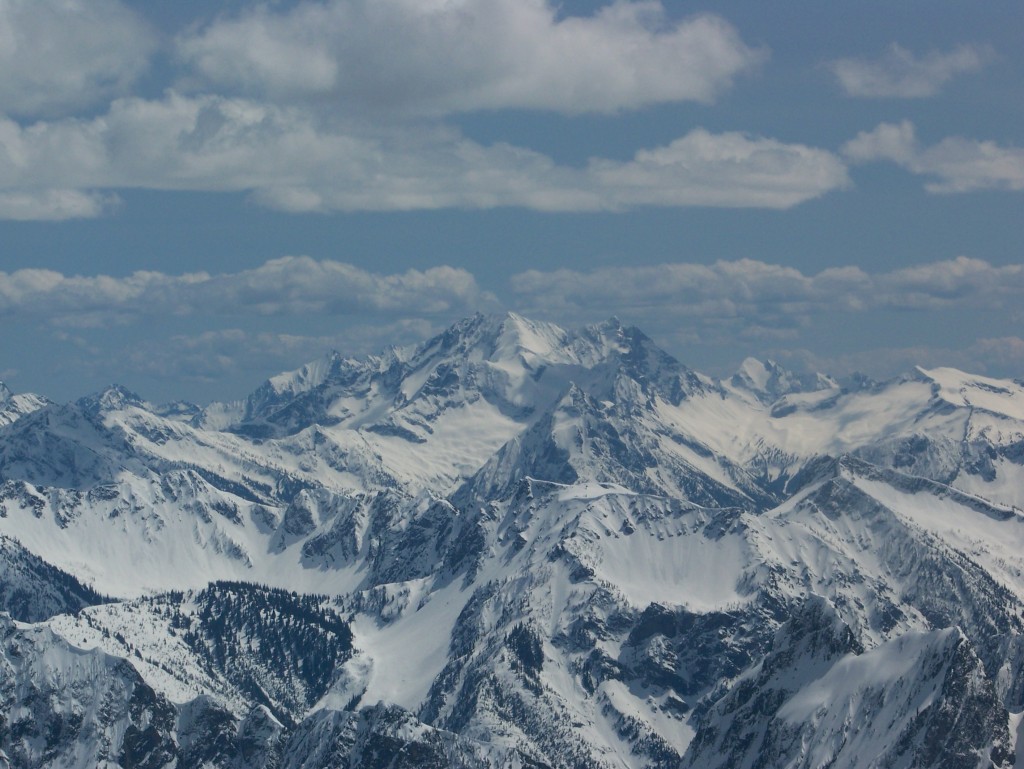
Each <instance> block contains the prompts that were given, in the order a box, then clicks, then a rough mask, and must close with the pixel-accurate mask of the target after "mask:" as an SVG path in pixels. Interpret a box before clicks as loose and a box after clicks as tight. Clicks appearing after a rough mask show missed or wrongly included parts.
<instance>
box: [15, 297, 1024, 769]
mask: <svg viewBox="0 0 1024 769" xmlns="http://www.w3.org/2000/svg"><path fill="white" fill-rule="evenodd" d="M1022 507H1024V384H1022V383H1021V382H1019V381H1011V380H999V379H992V378H988V377H984V376H977V375H972V374H968V373H964V372H961V371H958V370H955V369H950V368H939V369H932V370H925V369H920V368H919V369H915V370H914V371H912V372H909V373H908V374H906V375H904V376H901V377H898V378H896V379H893V380H890V381H885V382H875V381H872V380H870V379H867V378H865V377H856V378H851V379H850V380H848V381H847V380H844V381H837V380H835V379H833V378H831V377H828V376H825V375H821V374H818V375H812V376H807V375H796V374H793V373H791V372H788V371H786V370H785V369H784V368H782V367H781V366H779V365H778V364H776V363H773V362H770V361H768V362H761V361H757V360H754V359H748V360H747V361H744V362H743V364H742V366H741V367H740V369H739V371H737V373H736V374H735V375H733V376H732V377H729V378H725V379H718V378H714V377H710V376H706V375H704V374H701V373H699V372H696V371H693V370H691V369H689V368H687V367H686V366H684V365H683V364H681V363H680V362H678V361H677V360H675V359H674V358H673V357H672V356H670V355H668V354H667V353H665V352H664V351H662V350H661V349H660V348H659V347H658V346H657V345H656V344H655V343H654V342H653V341H652V340H651V339H649V338H648V337H647V336H645V335H644V334H643V333H642V332H641V331H640V330H638V329H636V328H630V327H625V326H623V325H622V324H621V323H620V322H619V321H617V320H615V319H612V320H610V321H608V322H606V323H603V324H600V325H596V326H589V327H586V328H583V329H579V330H565V329H562V328H560V327H558V326H555V325H553V324H550V323H543V322H536V321H531V320H528V319H525V318H522V317H520V316H517V315H514V314H508V315H505V316H483V315H478V316H474V317H472V318H467V319H465V320H463V321H460V322H459V323H456V324H455V325H454V326H452V327H451V328H449V329H448V330H446V331H445V332H444V333H442V334H440V335H439V336H437V337H435V338H433V339H431V340H429V341H427V342H425V343H423V344H421V345H419V346H415V347H408V348H394V349H391V350H388V351H386V352H384V353H382V354H380V355H377V356H371V357H366V358H360V359H354V358H348V357H344V356H342V355H340V354H337V353H332V354H329V355H327V356H325V357H324V358H323V359H321V360H319V361H316V362H312V363H310V364H308V365H306V366H303V367H302V368H300V369H298V370H296V371H293V372H289V373H284V374H281V375H279V376H275V377H272V378H271V379H269V380H268V381H267V382H265V383H264V384H263V385H262V386H260V387H259V388H257V389H256V390H255V391H254V392H253V393H252V394H250V395H249V396H248V397H246V398H245V399H243V400H240V401H238V402H233V403H215V404H211V405H209V406H206V407H199V406H195V405H192V404H188V403H181V402H179V403H174V404H170V405H155V404H151V403H148V402H146V401H145V400H144V399H142V398H141V397H139V396H137V395H135V394H133V393H131V392H129V391H128V390H126V389H124V388H122V387H118V386H111V387H109V388H108V389H106V390H104V391H103V392H100V393H97V394H94V395H90V396H87V397H84V398H82V399H80V400H78V401H75V402H72V403H67V404H58V403H54V402H51V401H49V400H47V399H46V398H43V397H41V396H36V395H31V394H20V395H14V394H12V393H11V392H10V391H9V390H8V389H7V388H6V387H4V386H3V385H0V611H2V612H4V613H2V614H0V767H2V766H4V765H5V764H6V765H7V766H9V767H11V768H12V769H13V768H17V769H21V768H22V767H25V768H28V767H33V768H34V767H61V768H62V769H63V768H67V769H72V768H74V769H78V768H81V769H88V768H90V767H107V768H112V767H126V768H127V767H132V768H134V767H140V768H146V769H148V768H150V767H152V768H153V769H156V768H157V767H166V768H168V769H169V768H170V767H175V768H176V769H190V768H191V767H196V768H197V769H198V768H199V767H217V768H224V769H228V768H239V769H240V768H241V767H258V768H264V769H298V768H300V767H302V768H303V769H319V768H320V767H351V768H352V769H355V768H356V767H360V768H363V767H365V768H367V769H375V768H376V767H380V768H381V769H383V768H384V767H389V768H393V769H399V768H401V767H409V768H410V769H411V767H466V768H467V769H492V768H493V769H498V768H499V767H500V768H508V769H512V768H514V767H532V768H537V769H539V768H541V767H550V768H551V769H556V768H557V769H584V768H587V769H590V768H593V769H606V768H607V769H611V768H612V767H615V768H616V769H620V768H623V767H626V768H628V769H655V768H657V769H662V768H668V767H672V769H676V768H677V767H678V768H680V769H681V768H682V767H696V768H704V767H707V768H708V769H711V768H712V767H723V769H724V768H725V767H729V768H730V769H740V768H744V767H746V768H749V769H755V768H757V769H762V768H767V767H779V768H780V769H781V768H782V767H785V768H787V769H797V768H801V769H803V768H805V767H806V768H807V769H810V768H811V767H826V766H828V767H834V768H835V769H840V768H843V767H848V768H849V769H861V768H867V767H877V768H878V769H883V768H884V769H910V768H911V767H914V768H918V767H920V768H922V769H924V768H928V769H933V768H934V769H939V768H940V767H941V768H942V769H949V768H952V769H960V768H961V767H963V768H964V769H968V768H970V769H974V768H975V767H978V768H981V767H998V768H999V769H1010V768H1011V767H1014V766H1017V765H1018V759H1017V756H1016V746H1017V742H1018V734H1019V732H1020V731H1021V729H1022V727H1021V723H1022V721H1024V641H1022V627H1024V574H1022V569H1024V510H1022ZM1022 750H1024V746H1022ZM1019 765H1021V766H1024V757H1022V758H1021V759H1020V761H1019Z"/></svg>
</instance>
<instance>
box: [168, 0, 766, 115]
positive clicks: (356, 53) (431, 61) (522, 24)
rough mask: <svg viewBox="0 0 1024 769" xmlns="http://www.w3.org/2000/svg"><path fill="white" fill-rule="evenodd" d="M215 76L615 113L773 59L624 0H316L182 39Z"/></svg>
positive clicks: (341, 102) (258, 88)
mask: <svg viewBox="0 0 1024 769" xmlns="http://www.w3.org/2000/svg"><path fill="white" fill-rule="evenodd" d="M178 50H179V55H180V57H181V59H182V60H183V61H184V62H185V63H186V64H187V65H189V66H191V67H192V68H194V70H195V71H196V72H197V73H198V75H199V76H200V77H201V78H202V79H203V80H205V82H206V83H209V84H212V85H214V86H215V87H217V88H229V89H236V90H237V91H240V92H242V93H245V94H250V95H254V94H255V95H260V96H269V97H270V98H272V99H275V100H280V99H284V100H292V99H295V98H300V99H302V98H305V99H310V98H313V99H322V100H330V101H332V102H333V103H334V104H335V105H337V106H338V107H339V108H340V109H343V110H356V111H365V110H367V109H371V110H387V111H392V110H397V111H401V112H419V113H429V114H443V113H450V112H461V111H467V110H480V109H502V108H509V107H512V108H536V109H545V110H555V111H559V112H566V113H580V112H614V111H617V110H622V109H636V108H639V107H643V106H646V105H650V104H656V103H661V102H675V101H683V100H695V101H700V102H709V101H712V100H713V99H714V98H715V97H716V96H717V95H718V94H719V93H721V92H722V91H723V90H725V89H727V88H728V87H729V86H730V85H731V83H732V81H733V79H734V78H735V77H736V76H737V75H739V74H741V73H743V72H745V71H748V70H750V69H752V68H754V67H756V66H757V65H758V64H759V63H760V62H761V61H763V60H764V58H765V56H766V54H765V52H763V51H759V50H754V49H751V48H749V47H748V46H746V45H745V44H744V43H743V41H742V40H741V39H740V37H739V35H738V33H737V32H736V30H735V29H734V28H733V27H732V26H731V25H729V24H728V23H727V22H725V21H724V20H722V19H721V18H719V17H717V16H712V15H701V16H696V17H692V18H688V19H684V20H681V21H674V20H671V19H669V18H668V15H667V14H666V12H665V9H664V7H663V6H662V4H661V3H660V2H657V1H651V0H647V1H644V2H631V1H629V0H616V1H615V2H613V3H611V4H610V5H606V6H603V7H602V8H600V9H599V10H598V11H597V12H596V13H595V14H594V15H592V16H587V17H577V16H568V17H563V18H560V17H559V15H558V7H557V4H556V3H552V2H550V1H549V0H326V1H324V2H314V1H312V0H307V1H306V2H300V3H299V4H298V5H296V6H294V7H292V8H290V9H288V10H286V11H283V12H280V13H275V12H272V11H271V10H270V9H268V8H267V7H266V6H263V5H261V6H259V7H257V8H256V9H253V10H249V11H247V12H245V13H243V14H242V15H240V16H239V17H236V18H232V19H219V20H217V21H215V22H214V23H213V24H211V25H209V26H208V27H206V28H205V29H202V30H200V31H198V32H197V33H194V34H189V35H186V36H184V37H183V38H181V39H180V40H179V43H178Z"/></svg>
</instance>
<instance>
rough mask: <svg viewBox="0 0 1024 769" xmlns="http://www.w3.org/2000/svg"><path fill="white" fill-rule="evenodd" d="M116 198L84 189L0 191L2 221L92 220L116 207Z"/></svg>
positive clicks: (0, 217)
mask: <svg viewBox="0 0 1024 769" xmlns="http://www.w3.org/2000/svg"><path fill="white" fill-rule="evenodd" d="M118 202H119V200H118V197H117V196H116V195H104V194H101V193H96V192H83V191H81V190H61V189H47V190H39V191H36V190H25V191H20V190H12V191H8V192H4V191H0V219H9V220H13V221H23V222H28V221H62V220H64V219H92V218H95V217H97V216H100V215H102V214H104V213H106V212H108V211H110V210H111V209H112V208H114V207H116V206H117V204H118Z"/></svg>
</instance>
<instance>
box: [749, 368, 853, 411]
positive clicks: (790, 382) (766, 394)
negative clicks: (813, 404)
mask: <svg viewBox="0 0 1024 769" xmlns="http://www.w3.org/2000/svg"><path fill="white" fill-rule="evenodd" d="M729 382H730V384H731V385H732V386H733V387H735V388H737V389H740V390H746V391H747V392H749V393H751V394H752V395H754V396H755V397H756V398H757V399H758V400H760V401H761V402H762V403H766V404H768V403H773V402H774V401H776V400H778V399H779V398H781V397H782V396H784V395H789V394H790V393H800V392H815V391H817V390H828V389H832V388H837V387H838V386H839V385H838V384H837V383H836V381H835V380H833V379H832V378H831V377H829V376H826V375H824V374H818V373H814V374H795V373H793V372H792V371H789V370H788V369H786V368H784V367H783V366H781V365H779V364H778V363H776V362H775V361H773V360H771V359H770V358H769V359H765V360H764V361H761V360H758V359H757V358H746V359H745V360H744V361H743V363H741V364H740V367H739V369H737V371H736V373H735V374H733V375H732V378H731V379H730V380H729Z"/></svg>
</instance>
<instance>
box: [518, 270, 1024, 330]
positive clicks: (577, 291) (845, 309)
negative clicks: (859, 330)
mask: <svg viewBox="0 0 1024 769" xmlns="http://www.w3.org/2000/svg"><path fill="white" fill-rule="evenodd" d="M511 289H512V292H513V294H514V295H515V296H516V297H517V302H518V305H519V306H520V307H521V308H522V309H523V311H524V312H526V313H527V314H531V313H538V314H547V315H551V316H555V317H559V318H564V319H567V320H569V321H576V320H581V319H592V318H594V317H595V316H596V315H600V314H603V313H605V312H607V310H606V309H605V308H608V307H614V308H617V311H618V312H621V313H623V314H628V315H629V316H630V317H633V318H636V319H637V320H638V322H640V323H641V325H643V324H644V323H645V322H648V323H650V324H651V325H656V326H658V327H666V326H670V325H672V324H685V325H686V326H687V327H688V329H689V330H690V331H691V333H693V334H695V337H694V338H695V339H703V341H713V340H715V339H724V338H729V339H731V340H735V339H737V338H740V337H743V338H748V339H753V338H758V339H772V338H774V339H778V338H795V337H796V336H798V335H799V330H800V329H801V328H804V327H806V326H808V325H809V324H810V323H811V321H812V320H813V318H815V317H820V316H824V315H834V314H836V313H861V312H868V311H872V310H916V311H944V310H955V309H971V308H977V309H981V308H984V309H990V310H991V309H998V308H1016V307H1017V306H1018V305H1019V302H1020V298H1021V296H1024V265H1007V266H1002V267H1000V266H994V265H991V264H989V263H988V262H985V261H983V260H980V259H970V258H967V257H958V258H956V259H952V260H948V261H940V262H932V263H929V264H924V265H919V266H916V267H910V268H906V269H901V270H893V271H891V272H885V273H875V274H871V273H868V272H865V271H864V270H862V269H861V268H859V267H854V266H850V267H834V268H829V269H826V270H822V271H821V272H819V273H816V274H812V275H808V274H805V273H803V272H801V271H800V270H797V269H796V268H793V267H785V266H781V265H775V264H767V263H765V262H760V261H756V260H751V259H743V260H739V261H719V262H715V263H714V264H708V265H705V264H687V263H679V264H661V265H654V266H647V267H609V268H601V269H597V270H591V271H577V270H555V271H551V272H545V271H539V270H530V271H527V272H523V273H520V274H518V275H516V276H515V277H514V278H513V279H512V283H511Z"/></svg>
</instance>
